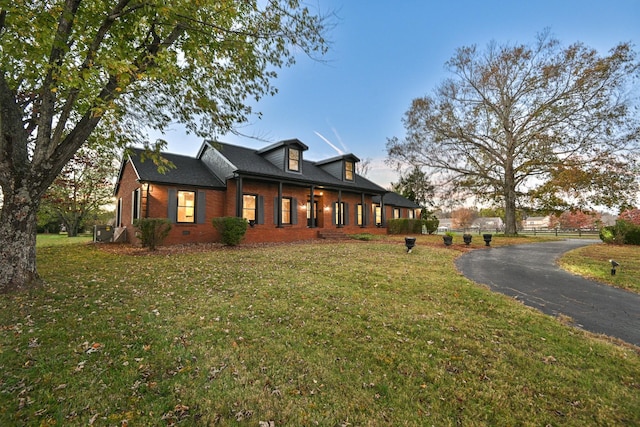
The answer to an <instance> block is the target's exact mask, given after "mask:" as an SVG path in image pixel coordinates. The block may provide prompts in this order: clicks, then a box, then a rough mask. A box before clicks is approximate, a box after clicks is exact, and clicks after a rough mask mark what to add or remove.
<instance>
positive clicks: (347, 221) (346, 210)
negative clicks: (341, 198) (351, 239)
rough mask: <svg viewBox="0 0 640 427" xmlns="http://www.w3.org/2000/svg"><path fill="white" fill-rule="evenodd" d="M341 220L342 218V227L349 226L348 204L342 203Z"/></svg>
mask: <svg viewBox="0 0 640 427" xmlns="http://www.w3.org/2000/svg"><path fill="white" fill-rule="evenodd" d="M343 218H344V225H349V203H346V202H345V203H344V212H343Z"/></svg>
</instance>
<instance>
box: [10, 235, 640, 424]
mask: <svg viewBox="0 0 640 427" xmlns="http://www.w3.org/2000/svg"><path fill="white" fill-rule="evenodd" d="M438 239H439V240H438ZM479 240H480V239H479ZM516 240H517V241H520V242H525V241H531V240H530V239H522V238H520V239H516ZM417 243H418V245H417V246H416V248H415V249H414V250H413V252H412V253H410V254H407V253H406V251H405V249H404V247H403V245H402V240H401V239H382V240H375V241H371V242H355V241H354V242H345V243H332V244H326V243H302V244H291V245H264V246H253V247H239V248H222V247H219V246H212V247H204V248H200V250H194V249H193V248H180V247H178V248H172V249H170V250H164V249H162V250H160V251H158V253H156V254H148V253H146V252H144V251H141V250H138V249H133V248H126V247H118V248H120V249H117V250H114V249H112V248H113V246H109V245H94V244H72V245H41V246H39V248H38V263H39V264H38V266H39V271H40V274H41V275H42V277H43V279H44V280H45V282H46V285H45V286H44V287H43V288H42V289H40V290H36V291H33V292H30V293H23V294H13V295H2V296H0V325H1V327H0V425H3V426H4V425H29V426H31V425H34V426H35V425H38V426H53V425H58V426H67V425H71V426H76V425H77V426H80V425H83V426H86V425H94V426H98V425H100V426H137V425H160V426H162V425H188V426H191V425H224V426H227V425H247V426H270V425H274V426H283V425H292V426H294V425H295V426H298V425H321V426H349V425H353V426H379V425H393V426H396V425H409V426H414V425H420V426H421V425H436V426H448V425H465V426H466V425H471V426H475V425H486V426H495V425H523V426H544V425H570V426H584V425H639V424H640V355H639V354H638V352H637V349H635V348H631V347H628V346H622V345H616V344H615V343H612V342H609V341H608V340H606V339H604V338H601V337H594V336H592V335H590V334H588V333H585V332H582V331H580V330H577V329H573V328H571V327H568V326H565V325H563V324H562V323H561V322H559V321H558V320H557V319H555V318H552V317H549V316H545V315H542V314H541V313H539V312H537V311H534V310H533V309H530V308H527V307H525V306H524V305H522V304H520V303H519V302H516V301H514V300H513V299H510V298H507V297H505V296H501V295H497V294H494V293H492V292H489V290H488V289H486V288H485V287H482V286H478V285H475V284H473V283H471V282H469V281H468V280H466V279H465V278H464V277H462V276H461V275H459V274H458V273H457V272H456V271H455V269H454V267H453V260H454V259H455V257H456V256H457V255H459V254H460V251H461V250H466V248H464V247H463V246H461V245H456V246H455V247H450V248H445V247H444V246H443V245H442V243H441V238H440V237H438V236H433V237H432V236H429V237H419V238H418V242H417ZM480 243H482V245H483V242H480ZM480 243H476V242H475V241H474V243H473V245H474V246H475V247H480V246H482V245H481V244H480ZM506 243H510V241H509V240H508V239H499V238H496V239H495V241H494V242H493V244H496V245H499V244H506ZM623 265H624V264H623Z"/></svg>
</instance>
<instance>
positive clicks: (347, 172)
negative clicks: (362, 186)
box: [344, 160, 354, 181]
mask: <svg viewBox="0 0 640 427" xmlns="http://www.w3.org/2000/svg"><path fill="white" fill-rule="evenodd" d="M353 177H354V163H353V162H352V161H350V160H347V161H345V162H344V179H345V180H347V181H353Z"/></svg>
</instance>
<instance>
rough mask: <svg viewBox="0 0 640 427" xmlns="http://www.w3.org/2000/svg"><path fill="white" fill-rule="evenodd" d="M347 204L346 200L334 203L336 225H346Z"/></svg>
mask: <svg viewBox="0 0 640 427" xmlns="http://www.w3.org/2000/svg"><path fill="white" fill-rule="evenodd" d="M345 211H346V205H345V203H344V202H335V203H334V204H333V223H334V224H335V225H345V215H346V213H345Z"/></svg>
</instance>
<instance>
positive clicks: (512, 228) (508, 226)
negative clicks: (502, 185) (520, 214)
mask: <svg viewBox="0 0 640 427" xmlns="http://www.w3.org/2000/svg"><path fill="white" fill-rule="evenodd" d="M510 187H511V188H507V189H506V191H505V200H504V234H506V235H508V236H513V235H516V234H518V222H517V218H516V198H517V197H516V190H515V184H513V185H511V186H510Z"/></svg>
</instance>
